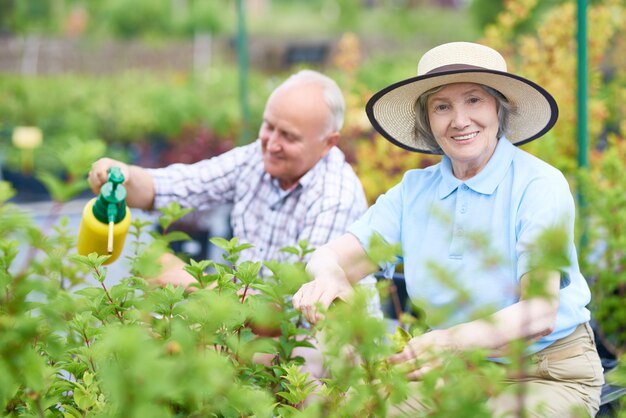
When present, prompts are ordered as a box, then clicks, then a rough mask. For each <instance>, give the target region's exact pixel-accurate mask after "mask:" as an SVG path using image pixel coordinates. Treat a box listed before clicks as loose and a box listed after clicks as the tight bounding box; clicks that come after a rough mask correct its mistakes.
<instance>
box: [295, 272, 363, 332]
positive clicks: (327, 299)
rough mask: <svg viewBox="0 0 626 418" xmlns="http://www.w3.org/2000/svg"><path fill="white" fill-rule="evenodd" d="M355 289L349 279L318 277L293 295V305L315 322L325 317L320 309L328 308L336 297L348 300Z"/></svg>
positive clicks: (311, 321) (308, 319) (312, 322)
mask: <svg viewBox="0 0 626 418" xmlns="http://www.w3.org/2000/svg"><path fill="white" fill-rule="evenodd" d="M353 291H354V290H353V289H352V285H351V284H350V282H349V281H348V280H347V279H339V278H336V277H335V278H333V279H332V280H325V279H316V280H313V281H311V282H309V283H306V284H305V285H303V286H302V287H301V288H300V290H298V291H297V292H296V294H295V295H293V299H292V302H293V307H294V308H296V309H298V310H299V311H302V313H303V314H304V317H305V319H306V320H307V321H309V322H310V323H311V324H315V323H316V322H318V321H320V320H321V319H323V318H324V316H323V315H322V314H321V313H320V312H319V310H320V309H321V310H326V309H328V307H329V306H330V305H331V304H332V303H333V302H334V301H335V300H336V299H341V300H344V301H345V300H347V298H348V297H350V296H351V295H352V293H353Z"/></svg>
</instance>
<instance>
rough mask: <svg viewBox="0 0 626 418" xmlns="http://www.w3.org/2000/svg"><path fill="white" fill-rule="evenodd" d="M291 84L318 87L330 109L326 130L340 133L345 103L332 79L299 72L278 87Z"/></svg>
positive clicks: (304, 71) (311, 71)
mask: <svg viewBox="0 0 626 418" xmlns="http://www.w3.org/2000/svg"><path fill="white" fill-rule="evenodd" d="M292 83H302V84H308V83H310V84H318V85H320V86H321V87H322V89H323V95H324V101H325V102H326V105H327V106H328V108H329V109H330V120H329V126H328V129H329V131H330V132H339V131H341V128H342V127H343V120H344V114H345V111H346V102H345V100H344V98H343V93H342V92H341V89H340V88H339V86H338V85H337V83H336V82H335V81H334V80H333V79H332V78H330V77H328V76H325V75H324V74H322V73H320V72H317V71H314V70H300V71H298V72H297V73H295V74H292V75H291V76H289V78H287V80H285V81H284V82H283V83H282V84H281V86H280V87H282V86H285V85H287V84H292Z"/></svg>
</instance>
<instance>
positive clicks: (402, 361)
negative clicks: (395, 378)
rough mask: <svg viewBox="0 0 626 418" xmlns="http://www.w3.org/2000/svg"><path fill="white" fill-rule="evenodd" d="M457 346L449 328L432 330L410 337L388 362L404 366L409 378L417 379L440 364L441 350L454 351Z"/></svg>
mask: <svg viewBox="0 0 626 418" xmlns="http://www.w3.org/2000/svg"><path fill="white" fill-rule="evenodd" d="M458 348H459V346H458V343H457V341H455V339H454V338H453V336H452V333H451V332H450V331H449V330H446V329H443V330H434V331H430V332H427V333H425V334H422V335H420V336H419V337H414V338H412V339H411V340H410V341H409V342H408V343H407V345H406V346H405V347H404V349H403V350H402V351H401V352H399V353H398V354H394V355H393V356H391V357H389V362H390V363H393V364H398V365H400V366H401V367H404V368H406V370H407V377H408V378H409V379H410V380H419V379H421V378H422V377H423V376H424V374H425V373H427V372H429V371H431V370H432V369H434V368H436V367H439V366H441V360H442V357H441V355H440V354H441V352H442V351H456V350H458Z"/></svg>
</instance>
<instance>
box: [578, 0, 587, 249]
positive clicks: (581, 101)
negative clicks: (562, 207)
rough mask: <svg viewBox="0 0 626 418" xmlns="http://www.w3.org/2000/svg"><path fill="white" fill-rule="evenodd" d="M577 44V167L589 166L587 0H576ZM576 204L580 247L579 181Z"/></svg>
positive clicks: (582, 205)
mask: <svg viewBox="0 0 626 418" xmlns="http://www.w3.org/2000/svg"><path fill="white" fill-rule="evenodd" d="M577 2H578V10H577V27H578V31H577V36H576V37H577V44H578V101H577V103H578V118H577V121H578V132H577V136H578V168H579V169H586V168H588V166H589V150H588V148H589V145H588V142H587V137H588V129H587V86H588V82H587V0H577ZM577 198H578V206H579V208H580V219H581V247H584V246H585V245H586V244H587V210H586V208H587V202H586V201H585V193H584V190H582V186H581V183H580V182H579V184H578V194H577Z"/></svg>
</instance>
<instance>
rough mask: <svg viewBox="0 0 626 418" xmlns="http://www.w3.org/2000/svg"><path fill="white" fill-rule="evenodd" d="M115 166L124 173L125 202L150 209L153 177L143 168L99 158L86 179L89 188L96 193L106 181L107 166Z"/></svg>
mask: <svg viewBox="0 0 626 418" xmlns="http://www.w3.org/2000/svg"><path fill="white" fill-rule="evenodd" d="M113 166H117V167H119V168H120V170H121V172H122V175H124V187H125V188H126V203H127V204H128V206H130V207H131V208H137V209H143V210H151V209H152V207H153V205H154V196H155V191H154V179H153V178H152V176H151V175H150V174H149V173H148V172H147V171H146V170H144V169H143V168H141V167H139V166H136V165H128V164H125V163H123V162H121V161H117V160H113V159H111V158H101V159H99V160H98V161H96V162H95V163H93V165H92V166H91V170H90V171H89V175H88V177H87V181H88V182H89V187H91V190H92V191H93V192H94V193H95V194H98V193H100V188H101V187H102V185H103V184H104V183H106V182H107V180H108V176H109V168H111V167H113Z"/></svg>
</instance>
